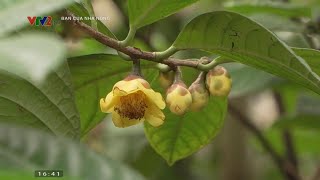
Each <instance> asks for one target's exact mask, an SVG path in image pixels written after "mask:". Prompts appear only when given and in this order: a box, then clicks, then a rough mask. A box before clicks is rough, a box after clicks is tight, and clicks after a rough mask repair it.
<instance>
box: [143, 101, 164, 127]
mask: <svg viewBox="0 0 320 180" xmlns="http://www.w3.org/2000/svg"><path fill="white" fill-rule="evenodd" d="M144 117H145V119H146V121H148V123H149V124H151V125H152V126H153V127H158V126H160V125H162V124H163V122H164V118H165V116H164V114H163V112H162V111H161V110H160V109H159V108H158V107H157V106H156V105H153V104H149V105H148V109H147V111H146V114H145V116H144Z"/></svg>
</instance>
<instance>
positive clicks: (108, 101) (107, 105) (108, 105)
mask: <svg viewBox="0 0 320 180" xmlns="http://www.w3.org/2000/svg"><path fill="white" fill-rule="evenodd" d="M116 100H117V98H116V97H114V96H113V93H112V92H110V93H109V94H108V95H107V97H106V98H105V99H103V98H102V99H100V108H101V111H102V112H105V113H110V112H111V111H112V110H113V107H114V105H115V103H116Z"/></svg>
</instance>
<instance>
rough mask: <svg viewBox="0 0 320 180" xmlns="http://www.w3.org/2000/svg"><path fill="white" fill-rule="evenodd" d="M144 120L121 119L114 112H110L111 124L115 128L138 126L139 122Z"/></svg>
mask: <svg viewBox="0 0 320 180" xmlns="http://www.w3.org/2000/svg"><path fill="white" fill-rule="evenodd" d="M143 121H144V119H143V118H142V119H140V120H139V119H128V118H122V117H120V115H119V114H118V113H117V112H116V111H113V112H112V122H113V124H114V125H115V126H116V127H120V128H125V127H128V126H132V125H135V124H138V123H140V122H143Z"/></svg>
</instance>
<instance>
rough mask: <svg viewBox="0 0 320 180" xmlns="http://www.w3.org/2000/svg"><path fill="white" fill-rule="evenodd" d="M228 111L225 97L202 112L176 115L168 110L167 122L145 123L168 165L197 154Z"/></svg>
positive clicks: (213, 134) (212, 101) (147, 131)
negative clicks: (159, 124) (156, 125)
mask: <svg viewBox="0 0 320 180" xmlns="http://www.w3.org/2000/svg"><path fill="white" fill-rule="evenodd" d="M226 110H227V100H226V98H218V97H213V98H211V99H210V100H209V104H208V105H207V106H206V107H205V108H204V109H203V110H201V112H187V113H186V114H185V115H183V116H177V115H174V114H173V113H171V112H169V110H168V109H165V115H166V119H165V123H164V124H163V125H162V126H160V127H158V128H155V127H152V126H151V125H149V124H148V123H145V133H146V136H147V138H148V140H149V142H150V144H151V146H152V147H153V149H155V150H156V152H157V153H158V154H160V155H161V156H162V157H163V158H164V159H165V160H166V161H167V162H168V164H169V165H173V164H174V163H175V162H176V161H177V160H180V159H182V158H185V157H187V156H189V155H191V154H192V153H194V152H196V151H198V150H199V149H201V148H202V147H204V146H205V145H207V144H208V143H210V142H211V141H212V139H213V138H214V137H215V136H216V135H217V133H218V131H219V130H220V129H221V127H222V125H223V122H224V118H225V114H226Z"/></svg>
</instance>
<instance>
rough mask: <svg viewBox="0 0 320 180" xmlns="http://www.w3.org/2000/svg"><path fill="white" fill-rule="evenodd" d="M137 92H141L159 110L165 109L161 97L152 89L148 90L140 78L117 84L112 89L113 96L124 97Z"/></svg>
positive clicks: (145, 82)
mask: <svg viewBox="0 0 320 180" xmlns="http://www.w3.org/2000/svg"><path fill="white" fill-rule="evenodd" d="M139 90H141V91H142V92H143V93H144V94H145V95H146V96H147V97H148V99H149V100H150V101H152V102H154V103H155V104H156V105H157V106H158V107H159V108H160V109H164V108H165V107H166V103H165V102H164V100H163V98H162V95H161V94H160V93H158V92H155V91H154V90H153V89H150V88H149V84H148V82H147V81H145V80H143V79H140V78H138V79H133V80H130V81H125V80H123V81H119V82H117V83H116V84H115V85H114V87H113V95H114V96H125V95H128V94H131V93H135V92H137V91H139Z"/></svg>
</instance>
